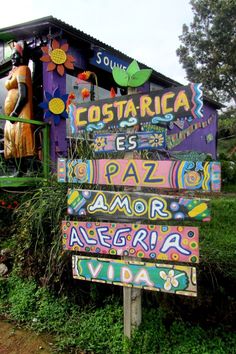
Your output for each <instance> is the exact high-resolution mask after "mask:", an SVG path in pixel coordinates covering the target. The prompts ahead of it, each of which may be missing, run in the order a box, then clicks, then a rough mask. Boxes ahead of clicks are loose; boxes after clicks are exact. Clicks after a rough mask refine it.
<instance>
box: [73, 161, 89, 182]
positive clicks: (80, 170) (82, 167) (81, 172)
mask: <svg viewBox="0 0 236 354" xmlns="http://www.w3.org/2000/svg"><path fill="white" fill-rule="evenodd" d="M74 173H75V176H76V178H78V180H79V181H80V182H85V181H86V179H87V164H86V163H85V162H80V163H78V164H77V165H76V166H75V167H74Z"/></svg>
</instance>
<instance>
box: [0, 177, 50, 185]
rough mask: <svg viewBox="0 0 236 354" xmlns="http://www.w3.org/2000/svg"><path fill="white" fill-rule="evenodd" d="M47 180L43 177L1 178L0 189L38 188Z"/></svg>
mask: <svg viewBox="0 0 236 354" xmlns="http://www.w3.org/2000/svg"><path fill="white" fill-rule="evenodd" d="M43 181H44V182H46V181H47V180H46V179H45V178H43V177H0V187H1V188H4V187H29V186H38V185H39V184H41V183H42V182H43Z"/></svg>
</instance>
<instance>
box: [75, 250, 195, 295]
mask: <svg viewBox="0 0 236 354" xmlns="http://www.w3.org/2000/svg"><path fill="white" fill-rule="evenodd" d="M72 268H73V277H74V278H75V279H79V280H87V281H93V282H99V283H105V284H112V285H119V286H127V287H134V288H141V289H145V290H153V291H161V292H167V293H172V294H179V295H186V296H197V285H196V268H195V267H188V266H180V265H169V264H157V263H156V264H152V263H144V262H131V261H124V260H112V259H107V258H91V257H82V256H77V255H74V256H72Z"/></svg>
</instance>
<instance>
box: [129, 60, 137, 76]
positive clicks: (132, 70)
mask: <svg viewBox="0 0 236 354" xmlns="http://www.w3.org/2000/svg"><path fill="white" fill-rule="evenodd" d="M138 71H140V69H139V66H138V63H137V62H136V60H133V61H132V63H131V64H130V65H129V66H128V68H127V70H126V72H127V73H128V75H129V77H132V76H133V75H134V74H136V73H137V72H138Z"/></svg>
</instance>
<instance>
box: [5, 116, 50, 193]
mask: <svg viewBox="0 0 236 354" xmlns="http://www.w3.org/2000/svg"><path fill="white" fill-rule="evenodd" d="M2 120H8V121H10V122H22V123H26V124H33V125H35V126H38V127H41V131H42V160H41V161H40V165H41V166H40V167H41V168H40V171H35V174H34V173H33V172H34V171H31V172H32V175H31V174H29V175H23V176H21V177H19V176H18V175H17V174H16V176H14V175H12V176H9V175H6V176H0V187H24V186H32V185H36V184H37V183H38V182H39V181H43V180H46V179H48V177H49V173H50V165H49V161H50V150H49V149H50V143H49V139H50V135H49V130H50V126H49V124H48V123H44V122H40V121H37V120H31V119H23V118H18V117H17V118H15V117H8V116H5V115H2V114H0V121H2ZM1 160H2V162H4V157H3V154H2V155H1Z"/></svg>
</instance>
